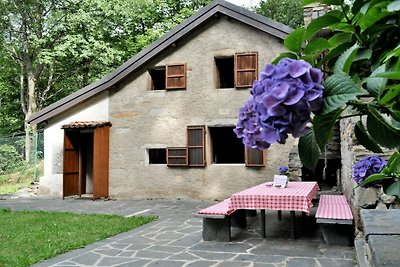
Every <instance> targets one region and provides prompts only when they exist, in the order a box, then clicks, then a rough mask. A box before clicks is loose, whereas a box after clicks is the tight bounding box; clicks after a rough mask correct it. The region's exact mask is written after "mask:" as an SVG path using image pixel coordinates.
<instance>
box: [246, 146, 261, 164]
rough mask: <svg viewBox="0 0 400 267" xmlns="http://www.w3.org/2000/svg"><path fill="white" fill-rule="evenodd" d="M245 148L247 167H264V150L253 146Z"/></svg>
mask: <svg viewBox="0 0 400 267" xmlns="http://www.w3.org/2000/svg"><path fill="white" fill-rule="evenodd" d="M245 150H246V152H245V156H246V166H247V167H265V157H264V154H265V153H264V150H258V149H255V148H246V149H245Z"/></svg>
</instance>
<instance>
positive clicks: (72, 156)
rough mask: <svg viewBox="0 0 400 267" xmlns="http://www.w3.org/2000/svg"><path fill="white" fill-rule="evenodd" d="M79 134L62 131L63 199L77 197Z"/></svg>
mask: <svg viewBox="0 0 400 267" xmlns="http://www.w3.org/2000/svg"><path fill="white" fill-rule="evenodd" d="M79 165H80V164H79V132H75V131H64V159H63V166H64V167H63V198H64V197H67V196H72V195H79V194H80V192H79Z"/></svg>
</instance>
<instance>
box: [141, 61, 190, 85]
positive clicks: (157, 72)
mask: <svg viewBox="0 0 400 267" xmlns="http://www.w3.org/2000/svg"><path fill="white" fill-rule="evenodd" d="M149 74H150V77H151V90H176V89H186V64H169V65H165V66H158V67H155V68H153V69H151V70H149Z"/></svg>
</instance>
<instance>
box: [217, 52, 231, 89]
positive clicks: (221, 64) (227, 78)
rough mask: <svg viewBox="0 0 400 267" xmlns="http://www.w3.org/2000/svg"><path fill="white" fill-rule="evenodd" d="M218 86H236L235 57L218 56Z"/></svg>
mask: <svg viewBox="0 0 400 267" xmlns="http://www.w3.org/2000/svg"><path fill="white" fill-rule="evenodd" d="M215 66H216V69H217V84H216V85H217V88H234V87H235V59H234V57H233V56H230V57H216V58H215Z"/></svg>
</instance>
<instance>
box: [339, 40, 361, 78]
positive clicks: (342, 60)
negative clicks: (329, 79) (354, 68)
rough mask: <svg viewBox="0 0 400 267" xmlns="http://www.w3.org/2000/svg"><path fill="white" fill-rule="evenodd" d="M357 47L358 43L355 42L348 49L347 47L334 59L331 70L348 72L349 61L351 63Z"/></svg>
mask: <svg viewBox="0 0 400 267" xmlns="http://www.w3.org/2000/svg"><path fill="white" fill-rule="evenodd" d="M358 48H359V46H358V44H355V45H353V46H352V47H350V48H349V49H347V50H346V51H345V52H344V53H343V54H342V55H341V56H340V57H339V58H338V60H337V61H336V63H335V67H334V68H333V72H334V73H340V72H345V73H349V71H350V66H351V63H353V60H354V58H355V57H356V54H357V50H358Z"/></svg>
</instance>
